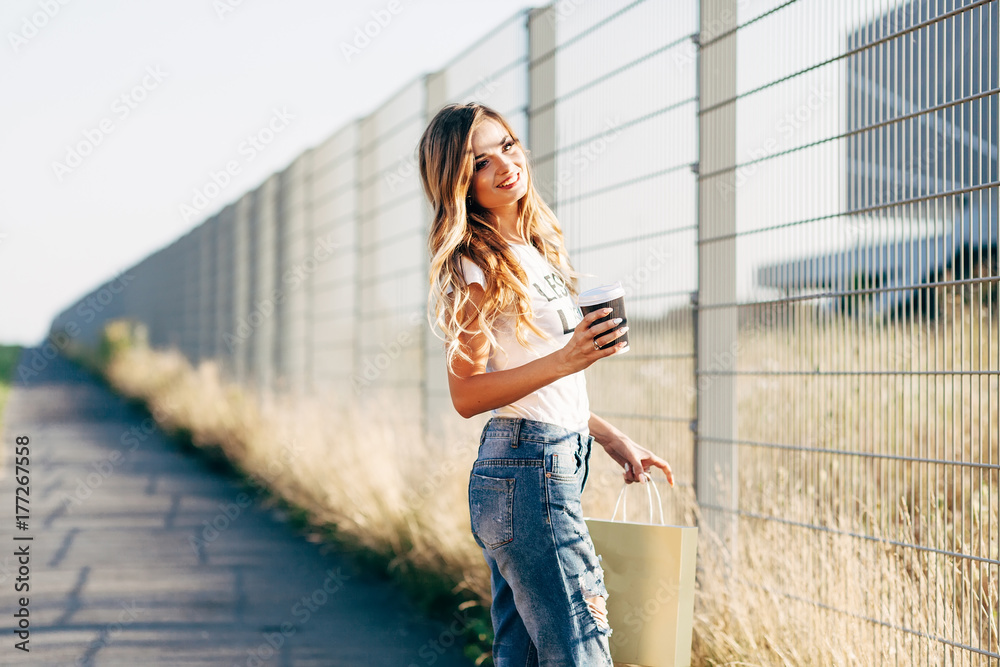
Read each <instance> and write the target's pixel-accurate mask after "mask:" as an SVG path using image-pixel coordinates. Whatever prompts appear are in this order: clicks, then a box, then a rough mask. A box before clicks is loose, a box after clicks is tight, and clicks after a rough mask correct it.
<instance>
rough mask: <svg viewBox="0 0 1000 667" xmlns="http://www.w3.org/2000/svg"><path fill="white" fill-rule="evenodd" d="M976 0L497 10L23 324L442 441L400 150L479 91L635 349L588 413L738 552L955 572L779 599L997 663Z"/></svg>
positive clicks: (421, 263) (608, 373)
mask: <svg viewBox="0 0 1000 667" xmlns="http://www.w3.org/2000/svg"><path fill="white" fill-rule="evenodd" d="M998 4H1000V3H998V0H992V1H990V2H972V1H969V2H964V3H963V2H942V1H930V0H915V1H914V2H905V3H890V2H879V3H871V2H860V1H858V0H854V1H844V2H832V3H831V2H823V1H821V0H800V1H797V2H796V1H792V2H777V1H772V2H764V1H756V0H755V1H749V0H739V1H737V0H702V1H701V2H694V1H683V2H682V1H680V0H669V1H668V0H645V1H643V0H638V1H635V2H596V1H587V0H562V1H560V2H556V3H553V4H552V5H550V6H548V7H545V8H543V9H537V10H532V11H530V12H523V13H520V14H518V15H516V16H514V17H513V18H511V19H510V20H508V21H507V22H505V23H503V24H502V25H500V26H497V27H495V28H494V29H492V30H490V31H489V32H488V33H487V34H486V35H484V37H483V38H482V39H480V40H478V41H477V42H476V43H475V45H474V46H472V47H471V48H469V49H468V50H467V51H465V52H463V53H462V54H461V55H459V56H458V57H457V58H456V59H455V60H453V61H452V62H451V63H450V64H449V65H447V66H446V67H445V68H444V69H442V70H440V71H438V72H434V73H432V74H429V75H427V76H426V77H423V78H420V79H418V80H416V81H413V82H412V83H411V84H409V85H407V86H406V87H404V88H403V89H402V90H400V91H398V92H397V93H396V94H395V95H393V96H392V97H391V98H390V99H389V100H388V101H386V102H385V103H384V104H383V105H382V106H381V107H379V108H378V109H376V110H374V111H373V112H371V113H370V114H368V115H367V116H365V117H363V118H361V119H358V120H356V121H354V122H352V123H349V124H348V125H346V126H344V127H342V128H340V129H339V130H338V131H337V132H336V133H334V134H333V136H331V137H330V138H329V139H328V140H326V141H325V142H324V143H322V144H321V145H319V146H316V147H314V148H313V149H311V150H308V151H306V152H305V153H303V154H302V155H301V156H299V157H298V158H297V159H296V160H295V161H294V162H293V163H292V164H291V165H289V166H288V167H287V168H286V169H285V170H284V171H282V172H280V173H277V174H274V175H273V176H271V177H270V178H268V179H267V180H266V181H265V182H264V183H262V184H261V185H260V186H259V187H258V188H257V189H255V190H254V191H252V192H248V193H246V194H244V195H243V196H242V197H240V198H239V199H238V200H237V201H235V202H232V203H230V204H229V205H228V206H226V207H225V208H223V209H222V210H221V211H219V212H218V213H216V214H215V215H213V216H212V217H211V218H209V219H208V220H206V221H205V222H203V223H202V224H200V225H198V226H197V227H195V228H194V229H192V230H191V231H190V232H189V233H187V234H186V235H185V236H183V237H182V238H180V239H178V240H177V241H175V242H174V243H173V244H171V245H170V246H168V247H166V248H163V249H162V250H160V251H158V252H156V253H154V254H153V255H151V256H150V257H148V258H146V259H145V260H143V261H142V262H140V263H139V264H138V265H136V266H135V267H133V268H131V269H129V270H128V271H127V272H126V273H125V275H123V276H120V277H117V278H116V279H115V280H114V281H111V282H110V283H108V284H106V285H103V286H101V287H100V288H98V289H97V290H94V291H93V292H91V293H90V294H88V295H87V296H85V297H84V298H83V299H81V300H80V301H79V302H77V303H74V304H72V305H71V306H70V307H69V308H67V309H66V310H65V311H64V312H63V313H62V314H60V315H59V316H58V317H57V318H56V319H55V321H54V322H53V324H52V334H53V337H54V338H55V337H56V336H58V335H59V334H60V332H67V333H68V334H69V335H72V336H74V337H77V338H78V339H79V340H81V341H85V342H94V341H95V340H96V339H97V337H98V335H99V331H100V327H101V325H102V324H103V322H105V321H107V320H108V319H112V318H118V317H128V318H131V319H134V320H138V321H141V322H143V323H145V324H146V325H147V327H148V331H149V338H150V342H151V344H153V345H154V346H160V347H166V346H174V347H176V348H178V349H179V350H180V351H182V352H183V353H184V354H185V355H186V356H187V357H188V358H189V359H190V360H191V361H192V362H198V361H201V360H206V359H213V360H216V361H217V362H219V363H220V364H221V366H222V367H223V369H224V370H225V371H226V373H227V374H228V375H229V376H230V377H231V378H233V379H235V380H236V381H238V382H240V383H242V384H244V385H246V386H250V387H254V388H255V389H257V390H259V391H262V392H286V393H292V394H314V393H319V392H337V393H341V394H343V395H351V394H354V395H357V396H359V397H361V398H362V399H363V398H365V397H366V396H374V395H376V394H378V395H384V394H385V392H388V394H389V395H390V396H392V397H395V398H396V399H398V400H399V401H400V404H403V403H407V404H411V405H412V406H413V407H414V408H416V410H417V412H416V414H418V415H420V419H422V420H423V422H424V428H425V432H426V433H430V434H433V433H437V432H439V429H440V427H441V425H442V423H443V422H444V421H446V420H449V419H456V416H455V415H454V411H453V410H452V409H451V406H450V399H449V395H448V390H447V381H446V376H445V373H444V359H443V354H442V346H441V344H440V342H439V341H438V340H437V339H436V338H434V336H433V335H432V334H431V332H430V331H429V330H428V327H427V325H426V323H425V320H424V307H425V300H426V294H427V271H428V258H427V252H426V230H427V223H428V208H427V206H426V204H425V202H424V199H423V194H422V191H421V189H420V184H419V177H418V173H417V163H416V154H415V148H416V144H417V141H418V138H419V136H420V134H421V132H422V131H423V129H424V127H426V124H427V122H428V121H429V119H430V117H431V116H432V115H433V114H434V113H435V112H436V111H437V109H439V108H440V107H441V106H442V105H443V104H445V103H448V102H452V101H459V102H464V101H470V100H478V101H481V102H483V103H485V104H488V105H489V106H492V107H494V108H496V109H497V110H499V111H500V112H501V113H503V114H504V115H505V116H506V117H507V118H508V119H510V120H511V122H512V124H513V126H514V128H515V130H516V131H517V132H518V133H519V134H520V135H521V138H522V139H523V140H524V141H525V143H526V145H527V146H528V147H529V148H530V151H531V159H532V161H533V165H534V169H535V178H536V182H537V183H538V186H539V188H540V190H541V192H542V193H543V195H544V196H545V198H546V199H547V201H549V203H550V204H551V205H552V206H553V208H554V210H555V211H556V213H557V215H558V216H559V218H560V220H561V222H562V224H563V227H564V231H565V234H566V239H567V242H568V245H569V249H570V254H571V257H572V259H573V261H574V263H575V266H576V268H577V269H578V270H580V271H583V272H585V273H588V274H590V275H591V276H592V277H591V278H588V279H587V281H585V284H584V287H585V288H586V287H590V286H594V285H596V284H601V283H605V282H611V281H614V280H621V281H622V282H623V283H624V284H625V287H626V290H627V294H628V306H629V312H630V322H631V323H632V329H633V332H632V334H631V337H632V340H633V341H634V344H633V349H632V351H631V352H630V353H629V354H627V355H622V356H621V357H620V358H615V359H613V360H609V361H607V362H602V364H598V365H597V366H599V367H600V368H597V367H595V368H593V369H591V370H590V371H588V379H589V385H590V388H591V400H592V404H593V407H594V410H595V411H596V412H598V413H599V414H602V415H604V416H607V417H608V418H609V419H611V420H612V421H613V422H615V423H618V424H620V425H621V427H622V428H623V429H624V430H625V431H626V432H628V433H630V434H631V435H632V436H633V437H634V438H635V439H636V440H637V441H639V442H644V443H648V444H650V445H651V446H653V447H654V448H656V449H657V451H659V453H661V454H663V455H665V456H667V457H668V459H669V460H670V461H671V462H672V463H673V465H674V469H675V472H676V474H677V476H678V478H679V481H680V483H681V485H682V486H687V487H692V486H693V487H694V488H695V489H696V491H697V496H698V500H699V504H700V507H701V513H702V520H703V522H705V523H706V525H711V526H713V527H714V528H715V529H716V530H718V532H719V533H720V534H721V535H722V537H723V541H724V543H725V544H727V545H728V546H729V547H730V548H732V549H733V550H734V553H736V551H737V550H738V549H739V547H740V545H741V543H742V542H743V541H744V540H749V539H751V536H752V535H753V534H755V532H757V531H760V530H761V529H762V528H761V527H762V526H763V527H765V528H766V527H769V526H772V527H773V526H782V527H784V528H786V529H789V530H792V531H795V532H797V533H801V534H802V535H805V536H807V538H808V539H813V538H815V539H816V545H815V548H816V549H817V550H822V544H821V540H823V539H826V538H828V537H830V536H831V535H835V536H839V537H846V538H848V539H850V540H855V541H856V548H857V549H858V550H866V549H871V550H878V549H884V548H886V547H887V546H889V547H894V548H898V549H900V550H902V553H906V554H912V555H913V556H914V558H917V559H918V560H919V561H920V567H921V568H923V571H925V572H929V573H931V575H930V576H932V577H937V578H945V579H947V578H951V580H952V581H953V582H957V581H958V580H959V579H961V578H963V577H965V578H966V579H968V580H969V581H974V582H977V583H976V586H979V585H980V584H981V588H976V590H977V591H978V593H977V594H976V595H971V597H961V599H960V597H959V595H958V594H957V593H954V592H953V593H952V594H953V596H954V599H953V600H952V602H953V604H952V605H951V606H950V607H949V606H948V605H945V606H944V608H945V609H946V611H944V612H941V613H940V614H938V612H935V614H937V616H938V617H936V620H935V622H934V624H933V627H927V625H926V623H922V622H917V621H916V620H911V621H907V620H905V619H904V620H903V621H900V620H898V617H897V616H895V615H893V612H891V611H879V610H877V609H876V610H875V611H871V609H870V608H869V607H864V608H862V607H860V606H857V605H855V603H854V602H851V601H842V600H840V599H839V598H837V597H836V595H834V594H833V593H832V592H831V582H829V581H826V580H825V579H824V578H823V576H822V575H817V582H818V583H817V588H816V589H815V590H801V589H788V590H780V591H778V593H779V594H781V595H784V596H785V597H786V598H787V599H788V600H790V601H794V602H796V603H802V604H806V605H812V606H815V607H819V608H822V609H825V610H830V611H833V612H836V613H841V614H844V615H847V616H849V617H851V618H854V619H857V620H859V621H860V622H862V623H866V624H868V625H869V626H870V627H873V628H875V629H876V631H877V632H878V633H880V634H878V635H877V638H876V640H875V641H876V643H877V644H880V645H884V644H888V645H890V646H891V647H894V646H895V645H896V644H899V646H903V644H900V642H901V641H902V640H900V639H899V638H900V637H904V638H908V640H909V641H908V642H906V643H905V646H906V647H908V648H906V649H905V650H908V651H911V652H913V651H916V652H917V654H918V655H931V654H934V655H936V654H935V653H934V651H937V650H946V651H949V653H947V654H946V655H947V656H948V657H947V662H948V663H949V664H958V663H965V662H968V663H969V664H977V661H978V660H980V659H987V658H992V659H998V658H1000V649H998V646H997V639H996V638H997V632H996V626H997V622H998V619H997V615H996V609H997V593H996V582H997V581H998V580H1000V541H998V537H997V533H998V531H1000V523H998V519H997V507H998V496H1000V484H998V471H1000V454H998V450H1000V441H998V431H1000V415H998V402H1000V398H998V396H1000V387H998V375H1000V336H998V335H997V326H996V321H997V315H996V313H997V301H996V295H997V281H998V278H997V274H998V271H997V259H996V258H997V253H996V246H997V201H998V192H1000V175H998V167H997V164H998V162H997V155H998V139H997V137H998V134H1000V123H998V95H1000V83H998V69H1000V68H998V62H1000V61H998V58H997V44H998V28H997V26H998ZM63 337H65V335H64V336H63ZM791 497H795V498H798V499H799V500H800V501H802V500H803V499H805V500H804V501H803V502H800V503H799V504H798V505H794V504H787V503H785V504H783V503H781V502H775V498H783V499H786V500H787V499H788V498H791ZM849 508H851V509H850V511H848V509H849ZM858 508H861V509H858ZM865 512H872V513H874V514H876V515H877V516H878V517H879V518H878V519H877V520H876V519H872V520H859V519H857V517H858V516H859V515H863V514H865ZM904 519H905V521H904ZM906 521H908V522H910V523H912V524H920V525H916V526H915V528H914V529H913V530H912V531H911V533H908V534H906V535H903V536H901V534H900V532H899V526H900V525H901V522H906ZM921 522H924V524H926V525H924V524H921ZM908 525H909V524H908ZM809 536H811V537H809ZM775 548H779V549H780V548H781V547H780V546H778V545H776V547H775ZM793 558H795V559H797V561H796V562H797V563H798V564H797V565H795V566H794V567H811V565H809V562H810V558H812V556H811V555H809V554H795V555H794V556H793V555H792V554H789V559H790V561H789V562H790V567H792V565H791V563H792V560H791V559H793ZM742 576H747V577H749V578H752V577H753V575H752V573H745V574H744V575H742ZM955 586H957V583H956V584H955ZM955 586H953V587H951V588H949V587H947V586H945V587H944V588H941V589H940V590H938V589H935V590H934V591H932V592H931V593H929V595H945V594H946V593H942V592H941V591H954V590H957V588H956V587H955ZM967 588H968V587H967ZM967 588H966V589H963V590H965V591H966V593H965V594H963V595H966V594H968V590H967ZM974 588H975V586H974ZM977 595H978V597H977ZM951 608H955V609H957V610H958V611H952V612H949V611H947V609H951ZM991 609H992V610H993V611H992V616H991V612H990V610H991ZM948 614H952V615H951V616H948ZM942 628H944V629H943V630H942ZM914 646H916V647H917V648H913V647H914ZM879 650H884V646H883V647H882V648H880V649H879ZM900 650H904V649H902V648H901V649H900ZM891 652H892V651H890V653H891ZM928 664H937V663H935V662H934V661H933V660H932V659H930V658H928Z"/></svg>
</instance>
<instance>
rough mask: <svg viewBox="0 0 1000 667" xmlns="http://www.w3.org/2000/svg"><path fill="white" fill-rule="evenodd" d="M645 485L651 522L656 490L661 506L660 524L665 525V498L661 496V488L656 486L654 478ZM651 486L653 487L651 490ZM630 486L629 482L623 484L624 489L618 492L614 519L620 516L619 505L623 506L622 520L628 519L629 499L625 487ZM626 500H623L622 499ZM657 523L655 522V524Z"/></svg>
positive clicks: (613, 514)
mask: <svg viewBox="0 0 1000 667" xmlns="http://www.w3.org/2000/svg"><path fill="white" fill-rule="evenodd" d="M644 486H645V487H646V495H647V496H648V497H649V523H651V524H652V523H653V492H654V491H655V492H656V504H657V505H659V506H660V525H661V526H663V525H665V524H664V523H663V500H662V499H661V498H660V490H659V489H658V488H656V483H655V482H653V480H649V481H647V482H646V483H645V484H644ZM650 487H653V488H652V490H650ZM627 488H628V483H627V482H626V483H625V484H622V490H621V491H619V492H618V502H616V503H615V511H614V513H612V514H611V520H612V521H614V520H615V517H616V516H618V505H619V504H620V505H621V506H622V521H628V499H627V497H626V496H625V489H627ZM623 500H624V501H625V502H622V501H623ZM654 525H655V524H654Z"/></svg>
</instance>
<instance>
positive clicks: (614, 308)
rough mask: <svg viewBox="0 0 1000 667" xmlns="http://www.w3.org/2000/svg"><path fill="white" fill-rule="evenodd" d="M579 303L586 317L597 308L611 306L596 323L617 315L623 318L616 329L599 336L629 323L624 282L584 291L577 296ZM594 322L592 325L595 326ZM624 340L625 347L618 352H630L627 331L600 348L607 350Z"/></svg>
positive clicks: (595, 337) (606, 332) (607, 332)
mask: <svg viewBox="0 0 1000 667" xmlns="http://www.w3.org/2000/svg"><path fill="white" fill-rule="evenodd" d="M577 305H579V306H580V312H582V313H583V315H584V317H586V316H587V314H588V313H591V312H593V311H595V310H600V309H602V308H611V312H610V313H608V314H607V315H605V316H604V317H602V318H600V319H598V320H596V321H595V322H594V324H600V323H601V322H607V321H608V320H610V319H614V318H617V317H620V318H622V321H621V322H619V323H618V325H617V326H616V327H615V328H614V329H609V330H608V331H605V332H603V333H600V334H598V335H599V336H604V335H605V334H609V333H611V332H612V331H617V330H618V329H621V328H622V327H624V326H625V325H626V324H628V318H626V317H625V288H624V287H622V284H621V283H620V282H617V283H615V284H613V285H603V286H601V287H595V288H594V289H591V290H587V291H586V292H583V293H582V294H580V296H579V297H578V298H577ZM594 324H592V325H590V326H594ZM594 339H595V340H596V339H597V336H594ZM622 341H625V347H624V348H622V349H621V351H620V352H619V353H618V354H621V353H623V352H628V351H629V349H631V348H630V347H629V344H628V332H627V331H626V332H625V333H624V334H622V335H621V336H619V337H618V338H615V339H614V340H612V341H611V342H610V343H606V344H604V345H602V346H601V348H600V349H602V350H606V349H608V348H610V347H614V346H615V345H617V344H618V343H621V342H622Z"/></svg>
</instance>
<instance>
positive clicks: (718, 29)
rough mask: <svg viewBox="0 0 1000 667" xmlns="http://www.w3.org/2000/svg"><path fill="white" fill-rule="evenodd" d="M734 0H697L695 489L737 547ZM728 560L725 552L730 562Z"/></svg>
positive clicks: (710, 524)
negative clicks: (698, 6)
mask: <svg viewBox="0 0 1000 667" xmlns="http://www.w3.org/2000/svg"><path fill="white" fill-rule="evenodd" d="M736 6H737V0H701V3H700V12H699V17H700V18H699V21H700V26H699V37H698V41H699V48H698V155H699V157H698V160H699V165H698V171H699V176H698V295H697V304H696V306H695V309H696V315H697V320H698V326H697V333H696V335H697V341H696V343H695V355H696V358H695V382H696V384H695V386H696V390H697V427H696V431H695V471H696V472H695V488H696V491H697V496H698V504H699V506H700V507H701V516H702V523H703V525H705V527H706V528H709V529H710V530H711V531H713V532H715V533H716V534H717V535H718V537H719V538H720V540H721V542H722V546H723V547H724V548H725V550H726V552H728V554H729V555H730V556H732V555H734V554H735V553H736V549H737V539H736V538H737V518H738V517H737V514H736V510H738V508H739V498H738V491H739V486H738V482H739V472H738V471H739V466H738V465H737V457H738V452H737V449H736V446H735V444H734V441H735V440H736V436H737V433H736V427H737V421H736V378H735V375H734V374H733V372H732V371H735V369H736V354H737V340H738V339H737V337H738V325H739V321H738V313H737V309H736V308H735V307H734V306H731V305H727V304H734V303H735V302H736V270H735V267H736V239H735V237H734V236H732V234H734V233H735V232H736V200H735V196H734V182H735V172H734V169H733V167H734V165H735V162H736V102H735V97H736V37H737V32H736V25H737V23H736V21H737V14H736ZM734 560H735V559H732V558H730V564H732V563H733V562H734Z"/></svg>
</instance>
